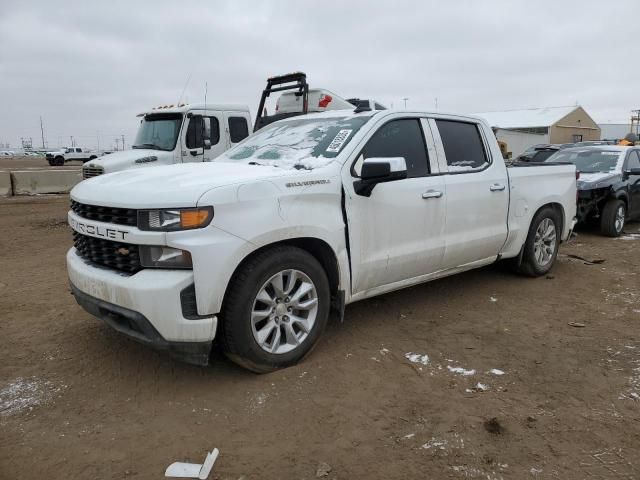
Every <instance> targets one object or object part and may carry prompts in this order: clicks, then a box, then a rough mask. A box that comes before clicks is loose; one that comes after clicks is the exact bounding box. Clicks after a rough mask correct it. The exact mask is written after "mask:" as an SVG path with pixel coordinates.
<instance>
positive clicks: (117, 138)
mask: <svg viewBox="0 0 640 480" xmlns="http://www.w3.org/2000/svg"><path fill="white" fill-rule="evenodd" d="M118 141H119V139H118V138H116V151H117V150H118Z"/></svg>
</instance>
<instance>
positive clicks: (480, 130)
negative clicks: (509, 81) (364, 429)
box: [67, 106, 576, 372]
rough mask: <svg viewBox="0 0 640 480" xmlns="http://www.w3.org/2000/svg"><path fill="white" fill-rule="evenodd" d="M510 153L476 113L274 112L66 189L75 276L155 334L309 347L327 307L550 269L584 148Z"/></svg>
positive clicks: (251, 351) (155, 337) (108, 311)
mask: <svg viewBox="0 0 640 480" xmlns="http://www.w3.org/2000/svg"><path fill="white" fill-rule="evenodd" d="M525 165H526V166H521V165H518V166H515V165H514V166H512V167H509V168H507V167H506V166H505V163H504V161H503V159H502V155H501V154H500V149H499V147H498V144H497V142H496V139H495V137H494V136H493V133H492V131H491V128H490V127H489V126H488V125H487V124H486V123H485V122H484V121H483V120H480V119H477V118H474V117H467V116H459V115H444V114H440V113H423V112H397V111H390V110H383V111H371V110H368V109H367V108H365V107H362V106H360V107H358V108H357V109H356V110H355V111H352V110H343V111H333V112H325V113H314V114H308V115H304V116H299V117H295V118H291V119H286V120H281V121H279V122H276V123H272V124H270V125H268V126H266V127H264V128H263V129H262V130H260V131H258V132H257V133H255V134H253V135H252V136H251V137H249V138H247V139H246V140H245V141H244V142H242V143H240V144H239V145H237V146H235V147H234V148H232V149H231V150H229V151H228V152H226V153H225V154H223V155H222V156H221V157H220V158H219V159H218V161H216V162H213V163H208V164H198V165H195V164H188V165H173V166H166V167H159V168H153V169H137V170H130V171H127V172H119V173H114V174H112V175H104V176H101V177H96V178H93V179H90V180H88V181H85V182H81V183H80V184H78V185H77V186H76V187H75V188H74V189H73V190H72V192H71V210H70V211H69V214H68V220H69V224H70V226H71V227H72V229H73V237H74V247H72V248H71V249H70V250H69V252H68V253H67V266H68V272H69V277H70V281H71V287H72V291H73V293H74V295H75V298H76V300H77V302H78V303H79V304H80V305H81V306H82V307H84V308H85V309H86V310H87V311H88V312H90V313H92V314H93V315H95V316H96V317H99V318H101V319H103V320H104V321H105V322H107V323H108V324H109V325H111V326H112V327H113V328H115V329H116V330H119V331H120V332H122V333H124V334H126V335H128V336H130V337H133V338H134V339H137V340H139V341H141V342H143V343H146V344H148V345H151V346H155V347H157V348H161V349H166V350H168V351H169V352H170V353H171V354H173V355H174V356H176V357H179V358H181V359H182V360H184V361H188V362H191V363H195V364H206V363H207V362H208V360H209V353H210V349H211V346H212V341H213V340H214V337H219V338H220V344H221V346H222V348H223V349H224V351H225V353H226V354H227V355H228V357H229V358H231V359H232V360H233V361H235V362H237V363H238V364H240V365H242V366H244V367H246V368H248V369H250V370H253V371H256V372H266V371H270V370H273V369H277V368H281V367H286V366H289V365H292V364H294V363H296V362H298V361H299V360H300V359H302V358H303V357H304V355H305V354H306V353H308V352H309V351H310V350H311V348H312V347H313V346H314V344H315V343H316V342H317V341H318V339H319V337H320V335H321V334H322V331H323V329H324V328H325V325H326V324H327V318H328V316H329V313H330V310H332V309H333V310H335V311H336V312H337V314H338V316H340V317H341V318H342V316H343V315H344V307H345V305H346V304H349V303H352V302H355V301H358V300H363V299H366V298H370V297H373V296H375V295H380V294H383V293H386V292H390V291H392V290H397V289H400V288H405V287H409V286H411V285H416V284H419V283H422V282H426V281H429V280H433V279H436V278H440V277H444V276H447V275H452V274H454V273H459V272H463V271H465V270H469V269H472V268H477V267H481V266H484V265H488V264H490V263H493V262H495V261H497V260H500V259H512V260H511V261H512V262H513V263H514V264H515V265H516V266H517V268H518V269H519V270H520V271H521V272H524V273H525V274H527V275H532V276H537V275H543V274H545V273H546V272H548V271H549V270H550V269H551V267H552V265H553V263H554V261H555V259H556V255H557V252H558V246H559V243H560V242H561V241H564V240H567V239H568V238H569V237H570V233H571V231H572V228H573V226H574V224H575V215H576V172H575V167H574V166H573V165H568V164H557V165H550V164H538V165H535V166H534V165H531V164H525Z"/></svg>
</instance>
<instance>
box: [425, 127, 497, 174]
mask: <svg viewBox="0 0 640 480" xmlns="http://www.w3.org/2000/svg"><path fill="white" fill-rule="evenodd" d="M436 125H437V126H438V132H440V138H441V139H442V146H443V147H444V154H445V156H446V157H447V165H448V166H449V173H451V172H453V173H457V172H468V171H474V170H481V169H483V168H484V167H486V166H487V165H488V164H489V161H488V160H487V154H486V152H485V150H484V145H483V143H482V137H481V135H480V130H478V125H477V124H475V123H468V122H457V121H452V120H436Z"/></svg>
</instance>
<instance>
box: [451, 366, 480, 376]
mask: <svg viewBox="0 0 640 480" xmlns="http://www.w3.org/2000/svg"><path fill="white" fill-rule="evenodd" d="M447 369H448V370H449V371H450V372H451V373H457V374H458V375H463V376H465V377H468V376H471V375H475V373H476V371H475V369H471V370H466V369H464V368H462V367H452V366H451V365H447Z"/></svg>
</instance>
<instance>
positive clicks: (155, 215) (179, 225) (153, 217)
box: [138, 207, 213, 232]
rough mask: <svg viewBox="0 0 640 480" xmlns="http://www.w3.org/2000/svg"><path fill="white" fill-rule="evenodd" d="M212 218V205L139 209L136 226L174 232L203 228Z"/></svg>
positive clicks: (143, 228) (141, 228)
mask: <svg viewBox="0 0 640 480" xmlns="http://www.w3.org/2000/svg"><path fill="white" fill-rule="evenodd" d="M212 219H213V207H201V208H167V209H162V210H139V211H138V228H139V229H140V230H152V231H158V232H175V231H178V230H190V229H193V228H203V227H206V226H207V225H209V224H210V223H211V220H212Z"/></svg>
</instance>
